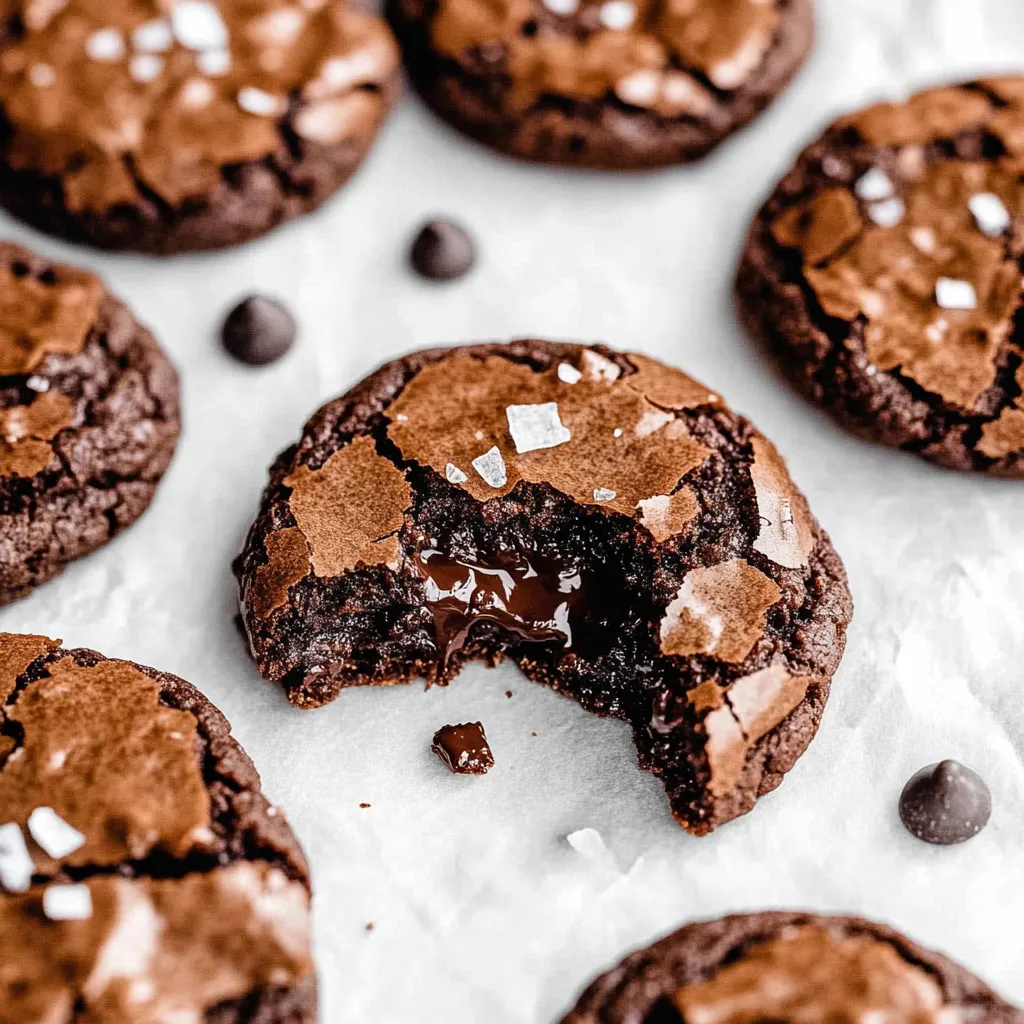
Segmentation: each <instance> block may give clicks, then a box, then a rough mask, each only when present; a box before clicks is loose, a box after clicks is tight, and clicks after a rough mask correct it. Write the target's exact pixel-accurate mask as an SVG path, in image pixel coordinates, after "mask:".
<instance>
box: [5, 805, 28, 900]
mask: <svg viewBox="0 0 1024 1024" xmlns="http://www.w3.org/2000/svg"><path fill="white" fill-rule="evenodd" d="M34 870H35V866H34V865H33V863H32V858H31V857H30V856H29V853H28V847H27V846H26V845H25V837H24V836H23V835H22V834H21V829H20V828H19V827H18V826H17V825H16V824H15V823H14V822H9V823H8V824H6V825H0V885H2V886H3V887H4V888H5V889H6V890H7V891H8V892H27V891H28V887H29V886H30V885H31V884H32V872H33V871H34Z"/></svg>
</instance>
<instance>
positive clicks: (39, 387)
mask: <svg viewBox="0 0 1024 1024" xmlns="http://www.w3.org/2000/svg"><path fill="white" fill-rule="evenodd" d="M25 387H27V388H28V389H29V390H30V391H37V392H39V393H42V392H44V391H49V390H50V382H49V381H48V380H47V379H46V378H45V377H37V376H36V375H35V374H33V375H32V376H31V377H29V379H28V380H27V381H25Z"/></svg>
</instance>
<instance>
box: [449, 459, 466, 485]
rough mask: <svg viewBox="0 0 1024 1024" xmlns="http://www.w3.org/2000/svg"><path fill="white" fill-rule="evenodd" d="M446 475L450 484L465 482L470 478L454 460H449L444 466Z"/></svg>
mask: <svg viewBox="0 0 1024 1024" xmlns="http://www.w3.org/2000/svg"><path fill="white" fill-rule="evenodd" d="M444 475H445V478H446V479H447V480H448V483H450V484H464V483H465V482H466V481H467V480H468V479H469V477H468V476H466V474H465V473H463V472H462V470H461V469H459V467H458V466H456V465H455V463H454V462H449V463H448V465H447V466H445V467H444Z"/></svg>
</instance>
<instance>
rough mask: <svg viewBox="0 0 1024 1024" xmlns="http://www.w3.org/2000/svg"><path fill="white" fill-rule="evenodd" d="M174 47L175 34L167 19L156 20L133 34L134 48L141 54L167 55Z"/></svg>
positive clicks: (143, 25)
mask: <svg viewBox="0 0 1024 1024" xmlns="http://www.w3.org/2000/svg"><path fill="white" fill-rule="evenodd" d="M173 45H174V33H173V32H172V31H171V23H170V21H168V20H167V18H154V19H153V20H152V21H147V22H144V23H143V24H141V25H140V26H139V27H138V28H137V29H136V30H135V31H134V32H132V46H133V47H134V48H135V50H137V51H138V52H139V53H166V52H167V51H168V50H169V49H170V48H171V47H172V46H173Z"/></svg>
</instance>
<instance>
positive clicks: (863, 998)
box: [562, 911, 1024, 1024]
mask: <svg viewBox="0 0 1024 1024" xmlns="http://www.w3.org/2000/svg"><path fill="white" fill-rule="evenodd" d="M826 1020H827V1021H867V1020H891V1021H897V1020H898V1021H934V1022H939V1021H949V1022H954V1021H962V1020H970V1021H976V1022H978V1024H997V1022H998V1024H1024V1013H1021V1012H1020V1011H1019V1010H1016V1009H1014V1008H1013V1007H1012V1006H1010V1005H1009V1004H1008V1003H1006V1002H1004V1001H1003V1000H1002V999H1000V998H999V996H997V995H996V994H995V992H993V991H992V990H991V989H990V988H989V987H988V986H987V985H985V984H984V983H983V982H981V981H979V980H978V979H977V978H976V977H974V975H973V974H971V973H970V972H969V971H966V970H965V969H964V968H963V967H960V966H958V965H957V964H955V963H953V962H952V961H951V960H947V959H946V957H944V956H941V955H940V954H938V953H932V952H929V951H928V950H926V949H921V948H920V947H919V946H917V945H915V944H914V943H913V942H911V941H910V940H909V939H908V938H906V937H905V936H903V935H900V934H899V933H898V932H896V931H893V929H891V928H887V927H886V926H885V925H881V924H874V923H872V922H870V921H864V920H862V919H860V918H856V917H822V916H818V915H816V914H801V913H792V912H788V911H782V912H767V913H763V914H746V915H742V916H739V915H737V916H735V917H724V918H721V919H719V920H717V921H703V922H700V923H698V924H691V925H688V926H687V927H685V928H682V929H680V930H679V931H678V932H676V933H675V934H674V935H669V936H668V937H667V938H664V939H662V940H661V941H660V942H656V943H655V944H654V945H653V946H651V947H650V948H649V949H645V950H641V951H639V952H636V953H633V954H632V955H631V956H628V957H627V958H626V959H625V960H623V961H622V963H621V964H619V965H618V967H615V968H613V969H612V970H611V971H609V972H608V973H607V974H604V975H602V976H601V977H600V978H598V979H597V980H596V981H595V982H594V983H593V984H592V985H591V986H590V987H589V988H588V989H587V990H586V992H584V993H583V995H582V996H581V997H580V1001H579V1003H577V1005H576V1008H575V1009H574V1010H573V1011H572V1012H571V1013H570V1014H569V1015H568V1016H567V1017H565V1018H564V1020H563V1021H562V1024H590V1022H594V1024H597V1022H598V1021H600V1022H601V1024H627V1022H628V1024H641V1022H643V1024H655V1022H657V1024H682V1022H684V1021H688V1022H690V1024H693V1022H696V1021H715V1022H717V1024H754V1022H757V1021H826Z"/></svg>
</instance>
